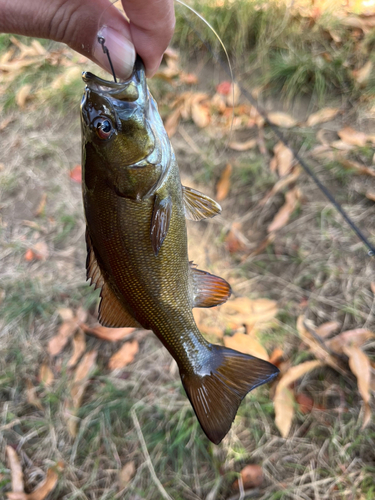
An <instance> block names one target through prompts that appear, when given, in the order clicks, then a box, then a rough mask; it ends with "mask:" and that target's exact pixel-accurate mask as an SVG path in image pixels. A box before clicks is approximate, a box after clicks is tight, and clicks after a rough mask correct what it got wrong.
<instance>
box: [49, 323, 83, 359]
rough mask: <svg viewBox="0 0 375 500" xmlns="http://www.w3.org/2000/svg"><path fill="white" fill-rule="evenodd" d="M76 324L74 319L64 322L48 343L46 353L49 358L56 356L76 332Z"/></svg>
mask: <svg viewBox="0 0 375 500" xmlns="http://www.w3.org/2000/svg"><path fill="white" fill-rule="evenodd" d="M77 328H78V324H77V321H76V319H75V318H73V319H68V320H66V321H64V322H63V323H62V324H61V325H60V328H59V332H58V334H57V335H55V336H54V337H52V339H51V340H50V341H49V342H48V346H47V351H48V353H49V354H50V355H51V356H57V355H58V354H59V353H60V352H61V351H62V350H63V349H64V347H65V346H66V344H67V342H68V340H69V339H70V337H71V336H72V335H73V334H74V332H75V331H76V330H77Z"/></svg>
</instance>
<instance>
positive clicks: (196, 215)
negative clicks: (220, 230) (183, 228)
mask: <svg viewBox="0 0 375 500" xmlns="http://www.w3.org/2000/svg"><path fill="white" fill-rule="evenodd" d="M182 195H183V200H184V208H185V217H186V218H187V219H189V220H195V221H198V220H202V219H209V218H211V217H215V215H218V214H220V213H221V206H220V205H219V204H218V203H216V201H214V200H213V199H211V198H210V197H209V196H206V195H205V194H203V193H200V192H199V191H197V190H196V189H192V188H189V187H186V186H182Z"/></svg>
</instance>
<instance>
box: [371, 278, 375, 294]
mask: <svg viewBox="0 0 375 500" xmlns="http://www.w3.org/2000/svg"><path fill="white" fill-rule="evenodd" d="M370 288H371V291H372V293H373V294H374V295H375V282H374V281H372V282H371V284H370Z"/></svg>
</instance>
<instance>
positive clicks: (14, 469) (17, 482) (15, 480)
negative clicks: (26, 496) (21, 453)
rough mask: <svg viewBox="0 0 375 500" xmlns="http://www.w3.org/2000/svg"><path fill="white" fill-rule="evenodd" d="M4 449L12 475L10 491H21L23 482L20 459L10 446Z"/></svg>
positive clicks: (22, 490)
mask: <svg viewBox="0 0 375 500" xmlns="http://www.w3.org/2000/svg"><path fill="white" fill-rule="evenodd" d="M6 451H7V455H8V460H9V468H10V472H11V475H12V493H23V492H24V483H23V472H22V467H21V463H20V459H19V458H18V455H17V453H16V451H15V450H14V449H13V448H12V447H11V446H7V447H6ZM8 497H9V494H8Z"/></svg>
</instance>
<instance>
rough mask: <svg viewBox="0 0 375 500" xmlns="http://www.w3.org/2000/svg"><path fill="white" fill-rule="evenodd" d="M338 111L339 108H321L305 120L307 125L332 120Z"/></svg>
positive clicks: (311, 125)
mask: <svg viewBox="0 0 375 500" xmlns="http://www.w3.org/2000/svg"><path fill="white" fill-rule="evenodd" d="M339 112H340V109H339V108H323V109H321V110H320V111H317V112H316V113H313V114H312V115H310V116H309V117H308V119H307V121H306V126H307V127H314V126H315V125H318V124H319V123H324V122H328V121H330V120H332V119H333V118H335V116H337V115H338V113H339Z"/></svg>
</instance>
